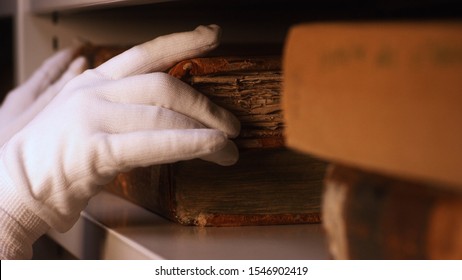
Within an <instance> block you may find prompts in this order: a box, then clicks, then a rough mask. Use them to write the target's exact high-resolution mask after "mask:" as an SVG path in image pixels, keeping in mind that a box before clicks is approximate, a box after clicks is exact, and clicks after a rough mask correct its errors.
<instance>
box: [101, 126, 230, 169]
mask: <svg viewBox="0 0 462 280" xmlns="http://www.w3.org/2000/svg"><path fill="white" fill-rule="evenodd" d="M100 140H103V143H104V144H103V145H98V146H99V147H100V149H102V150H100V157H99V159H100V160H101V161H102V162H101V163H100V164H101V166H107V165H108V164H109V165H113V169H115V170H118V171H125V170H129V169H132V168H134V167H140V166H149V165H155V164H164V163H172V162H177V161H180V160H190V159H194V158H204V159H206V160H208V161H212V162H216V163H218V164H221V165H230V164H233V163H235V162H236V161H237V158H238V157H239V155H238V150H237V149H235V148H233V147H231V146H232V145H230V141H229V140H228V139H227V137H226V135H225V134H223V133H222V132H220V131H219V130H215V129H172V130H157V131H136V132H129V133H121V134H107V135H106V134H105V135H104V136H103V138H101V139H100ZM231 144H232V143H231ZM212 154H215V155H214V156H211V155H212Z"/></svg>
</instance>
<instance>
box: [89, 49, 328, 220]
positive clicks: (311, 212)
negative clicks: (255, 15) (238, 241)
mask: <svg viewBox="0 0 462 280" xmlns="http://www.w3.org/2000/svg"><path fill="white" fill-rule="evenodd" d="M99 51H100V52H101V51H102V52H103V53H104V52H108V51H107V50H104V49H102V50H101V49H100V50H99ZM119 52H120V49H116V52H115V53H119ZM109 57H110V55H106V54H105V59H107V58H109ZM93 60H94V61H97V60H99V59H98V58H97V57H96V58H94V59H93ZM95 66H96V65H95ZM168 72H169V74H170V75H172V76H174V77H177V78H179V79H181V80H183V81H184V82H186V83H188V84H190V85H191V86H193V87H194V88H196V89H197V90H198V91H200V92H201V93H203V94H205V95H206V96H207V97H208V98H210V99H211V100H212V101H213V102H215V103H216V104H218V105H220V106H222V107H224V108H226V109H228V110H229V111H231V112H232V113H234V114H235V115H236V116H237V118H238V119H239V120H240V121H241V127H242V130H241V133H240V135H239V136H238V137H237V138H236V139H234V141H235V143H236V144H237V146H238V148H239V150H240V159H239V161H238V162H237V163H236V164H235V165H233V166H228V167H223V166H219V165H216V164H213V163H210V162H206V161H203V160H200V159H195V160H189V161H180V162H176V163H173V164H163V165H155V166H151V167H146V168H137V169H134V170H131V171H129V172H126V173H121V174H119V175H118V176H117V177H116V178H115V180H114V181H113V182H111V183H110V184H108V185H106V186H105V189H106V190H107V191H110V192H112V193H115V194H117V195H119V196H122V197H124V198H126V199H128V200H130V201H132V202H134V203H136V204H138V205H140V206H142V207H144V208H146V209H148V210H150V211H153V212H155V213H158V214H160V215H162V216H164V217H166V218H168V219H170V220H172V221H174V222H177V223H180V224H183V225H199V226H241V225H268V224H294V223H319V222H320V219H321V217H320V204H321V192H322V180H323V175H324V171H325V167H326V163H325V162H324V161H321V160H319V159H316V158H313V157H310V156H306V155H302V154H298V153H296V152H293V151H290V150H288V149H287V148H286V147H285V145H284V136H283V133H284V123H283V117H282V110H281V106H280V95H281V88H282V72H281V57H280V56H278V55H269V56H233V57H230V56H220V57H205V58H195V59H190V60H186V61H182V62H180V63H178V64H177V65H175V66H174V67H172V68H171V69H170V70H169V71H168Z"/></svg>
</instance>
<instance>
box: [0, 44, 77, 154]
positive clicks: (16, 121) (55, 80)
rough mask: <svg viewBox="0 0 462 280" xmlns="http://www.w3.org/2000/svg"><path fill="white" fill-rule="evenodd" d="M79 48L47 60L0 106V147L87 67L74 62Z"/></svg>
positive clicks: (64, 51)
mask: <svg viewBox="0 0 462 280" xmlns="http://www.w3.org/2000/svg"><path fill="white" fill-rule="evenodd" d="M76 50H77V47H76V48H71V47H70V48H66V49H63V50H61V51H59V52H57V53H56V54H55V55H53V56H51V57H50V58H49V59H47V60H46V61H45V62H44V63H43V64H42V65H41V66H40V67H39V69H38V70H36V71H35V72H34V73H33V75H32V76H31V77H30V78H29V79H28V80H27V81H26V82H25V83H24V84H22V85H20V86H18V87H17V88H15V89H14V90H12V91H10V92H9V93H8V95H7V96H6V97H5V100H4V101H3V104H2V105H1V107H0V146H1V145H3V144H4V143H5V142H6V141H7V140H9V139H10V138H11V136H13V135H14V134H15V133H16V132H18V131H19V130H20V129H22V128H23V127H24V126H25V125H26V124H27V123H28V122H29V121H30V120H32V119H33V118H34V117H35V115H37V114H38V113H39V112H40V111H41V110H42V109H43V108H44V107H45V106H46V105H47V104H48V103H49V102H50V100H51V99H53V97H54V96H55V95H56V94H57V93H58V92H59V91H60V90H61V89H62V88H63V86H64V85H65V84H66V83H67V82H68V81H70V80H71V79H72V78H74V77H76V76H77V75H79V74H80V73H82V71H83V70H84V69H85V68H86V61H85V59H84V58H82V57H79V58H76V59H74V60H73V56H74V54H75V52H76Z"/></svg>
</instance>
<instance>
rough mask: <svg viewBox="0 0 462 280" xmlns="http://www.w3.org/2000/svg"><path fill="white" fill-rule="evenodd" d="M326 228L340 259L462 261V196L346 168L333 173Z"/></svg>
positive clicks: (325, 208)
mask: <svg viewBox="0 0 462 280" xmlns="http://www.w3.org/2000/svg"><path fill="white" fill-rule="evenodd" d="M325 182H326V183H325V184H326V186H325V192H324V195H323V206H322V209H323V225H324V228H325V231H326V234H327V239H328V244H329V250H330V253H331V254H332V256H333V257H334V258H335V259H461V258H462V219H461V218H460V214H461V213H462V193H461V192H460V191H458V190H453V189H451V188H448V187H447V186H442V185H432V184H428V183H422V182H416V181H409V180H403V179H399V178H394V177H390V176H385V175H382V174H377V173H372V172H366V171H362V170H359V169H356V168H351V167H347V166H341V165H332V166H330V167H329V168H328V171H327V173H326V179H325Z"/></svg>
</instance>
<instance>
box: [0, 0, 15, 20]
mask: <svg viewBox="0 0 462 280" xmlns="http://www.w3.org/2000/svg"><path fill="white" fill-rule="evenodd" d="M15 7H16V1H15V0H0V17H3V16H12V15H13V14H14V10H15Z"/></svg>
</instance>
